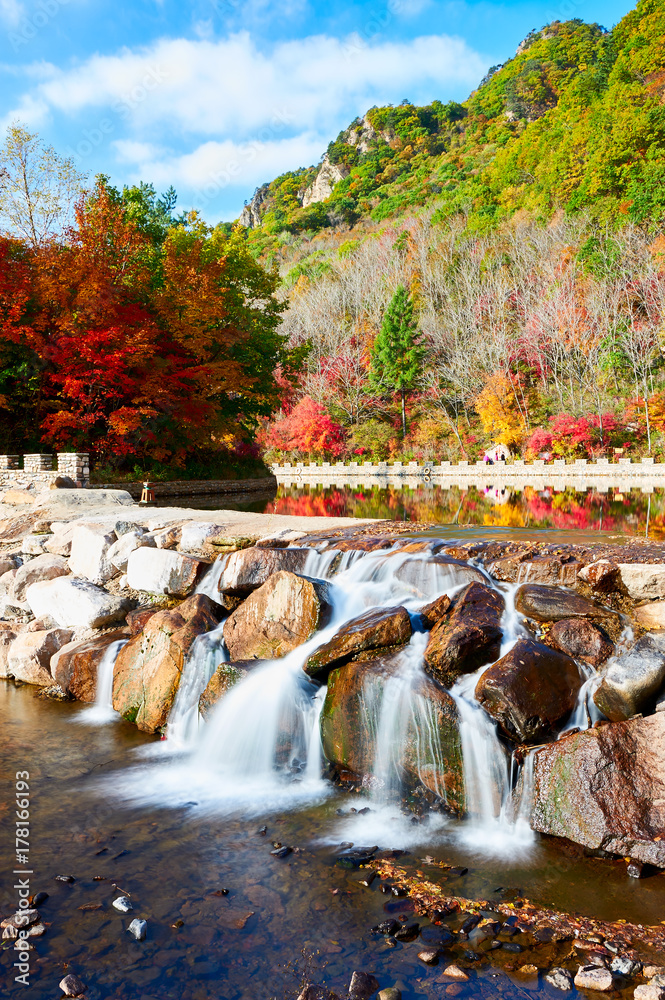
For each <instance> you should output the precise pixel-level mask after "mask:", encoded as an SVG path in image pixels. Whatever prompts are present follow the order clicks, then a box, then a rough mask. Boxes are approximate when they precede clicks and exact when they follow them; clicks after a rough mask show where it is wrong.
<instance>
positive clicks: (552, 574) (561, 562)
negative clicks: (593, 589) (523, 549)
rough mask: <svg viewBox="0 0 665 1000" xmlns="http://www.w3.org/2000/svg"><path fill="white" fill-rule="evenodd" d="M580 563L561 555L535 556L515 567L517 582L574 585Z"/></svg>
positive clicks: (580, 566)
mask: <svg viewBox="0 0 665 1000" xmlns="http://www.w3.org/2000/svg"><path fill="white" fill-rule="evenodd" d="M581 568H582V564H581V563H579V562H576V561H574V560H573V561H569V560H567V559H566V558H561V557H553V558H552V557H549V556H536V557H535V558H534V559H530V560H527V561H523V562H522V563H520V565H519V567H518V569H517V576H516V578H515V579H516V582H517V583H540V584H549V585H550V586H556V585H559V586H561V587H574V586H575V583H576V582H577V574H578V572H579V570H580V569H581Z"/></svg>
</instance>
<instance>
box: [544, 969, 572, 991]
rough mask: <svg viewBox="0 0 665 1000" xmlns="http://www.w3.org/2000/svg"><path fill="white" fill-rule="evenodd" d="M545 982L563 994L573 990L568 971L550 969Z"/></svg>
mask: <svg viewBox="0 0 665 1000" xmlns="http://www.w3.org/2000/svg"><path fill="white" fill-rule="evenodd" d="M545 982H546V983H549V984H550V986H553V987H554V989H555V990H563V991H564V992H568V991H569V990H572V988H573V977H572V975H571V974H570V972H569V971H568V969H561V968H555V969H550V971H549V972H548V973H547V975H546V976H545Z"/></svg>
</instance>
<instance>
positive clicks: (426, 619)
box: [419, 594, 452, 629]
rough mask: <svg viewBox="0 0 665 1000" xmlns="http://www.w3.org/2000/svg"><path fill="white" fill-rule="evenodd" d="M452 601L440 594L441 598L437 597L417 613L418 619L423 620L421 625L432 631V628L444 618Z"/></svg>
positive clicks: (445, 595)
mask: <svg viewBox="0 0 665 1000" xmlns="http://www.w3.org/2000/svg"><path fill="white" fill-rule="evenodd" d="M451 604H452V601H451V600H450V598H449V597H448V595H447V594H442V595H441V597H437V599H436V600H435V601H432V602H431V603H430V604H426V605H425V607H424V608H421V609H420V611H419V614H420V617H421V618H422V620H423V625H424V627H425V628H426V629H433V628H434V626H435V625H436V624H437V623H438V622H440V621H441V619H442V618H445V616H446V614H447V613H448V611H449V610H450V607H451Z"/></svg>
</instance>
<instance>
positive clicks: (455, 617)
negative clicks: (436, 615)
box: [425, 583, 504, 687]
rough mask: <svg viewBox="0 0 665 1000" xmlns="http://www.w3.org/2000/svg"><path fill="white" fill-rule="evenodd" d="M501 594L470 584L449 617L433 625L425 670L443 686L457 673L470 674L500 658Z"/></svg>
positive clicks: (450, 681) (502, 607)
mask: <svg viewBox="0 0 665 1000" xmlns="http://www.w3.org/2000/svg"><path fill="white" fill-rule="evenodd" d="M503 609H504V601H503V598H502V597H501V595H500V594H498V593H497V592H496V591H495V590H491V589H490V588H489V587H486V586H485V585H484V584H482V583H471V584H469V586H468V587H466V588H465V589H464V590H463V591H462V592H461V593H460V594H458V596H457V597H456V598H455V603H454V607H453V610H452V611H451V612H450V614H449V615H448V616H447V617H446V618H444V619H443V620H442V621H440V622H439V623H438V624H437V625H435V626H434V628H433V629H432V631H431V632H430V637H429V642H428V644H427V648H426V650H425V669H426V670H427V672H428V673H430V674H431V675H432V676H433V677H434V679H435V680H437V681H439V683H440V684H443V686H444V687H451V686H452V684H454V682H455V681H456V680H457V678H458V677H459V676H460V674H468V673H473V671H474V670H477V669H478V667H480V666H482V665H483V664H485V663H491V662H492V660H496V659H497V657H498V656H499V652H500V649H501V638H502V631H501V615H502V612H503Z"/></svg>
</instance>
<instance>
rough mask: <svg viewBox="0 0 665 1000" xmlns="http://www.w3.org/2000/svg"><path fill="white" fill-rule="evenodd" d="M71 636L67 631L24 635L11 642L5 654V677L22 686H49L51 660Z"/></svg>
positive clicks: (51, 678) (50, 682)
mask: <svg viewBox="0 0 665 1000" xmlns="http://www.w3.org/2000/svg"><path fill="white" fill-rule="evenodd" d="M71 638H72V633H71V632H70V631H68V630H67V629H62V628H56V629H49V630H48V631H46V632H24V633H23V634H22V635H19V636H17V637H16V639H14V641H13V642H12V644H11V646H10V647H9V651H8V653H7V673H8V675H9V676H10V677H14V678H15V679H16V680H17V681H23V682H24V684H35V685H37V686H38V687H46V686H48V685H50V684H52V683H53V677H52V675H51V669H50V664H51V657H52V656H54V655H55V653H57V652H58V650H59V649H60V648H61V647H62V646H64V645H65V643H68V642H70V640H71Z"/></svg>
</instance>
